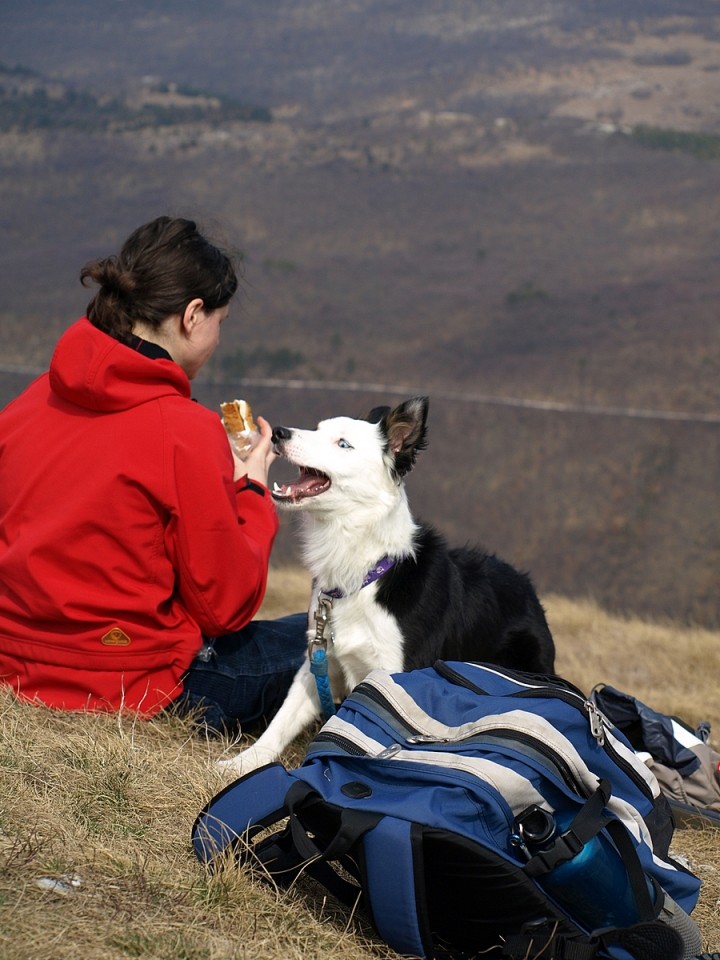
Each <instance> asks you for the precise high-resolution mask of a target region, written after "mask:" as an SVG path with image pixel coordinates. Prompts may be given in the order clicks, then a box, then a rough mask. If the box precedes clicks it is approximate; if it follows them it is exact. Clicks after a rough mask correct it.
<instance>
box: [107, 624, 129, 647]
mask: <svg viewBox="0 0 720 960" xmlns="http://www.w3.org/2000/svg"><path fill="white" fill-rule="evenodd" d="M100 643H104V644H105V646H106V647H127V646H129V645H130V643H131V640H130V637H129V636H128V635H127V634H126V633H125V631H124V630H121V629H120V627H113V628H112V629H111V630H108V632H107V633H106V634H105V636H104V637H100Z"/></svg>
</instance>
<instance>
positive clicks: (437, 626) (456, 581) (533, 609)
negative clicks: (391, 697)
mask: <svg viewBox="0 0 720 960" xmlns="http://www.w3.org/2000/svg"><path fill="white" fill-rule="evenodd" d="M416 545H417V546H416V550H417V554H416V559H414V560H413V559H406V560H400V561H398V562H397V563H396V564H395V566H394V567H392V568H391V569H390V570H388V572H387V573H386V574H384V576H383V577H382V579H381V580H380V582H379V587H378V592H377V595H376V600H377V602H378V604H380V605H381V606H382V607H384V608H385V609H386V610H387V611H388V613H389V614H390V615H391V616H393V617H394V618H395V619H396V620H397V621H398V623H399V625H400V630H401V632H402V635H403V637H404V640H405V643H404V646H403V656H404V665H403V666H404V669H405V670H413V669H415V668H418V667H426V666H429V665H430V664H432V663H433V662H434V661H435V660H437V659H443V660H471V661H487V662H490V663H495V664H498V665H499V666H504V667H510V668H511V669H514V670H523V671H527V672H531V673H541V674H551V673H552V672H553V670H554V667H555V645H554V643H553V638H552V635H551V633H550V629H549V627H548V624H547V620H546V619H545V612H544V610H543V608H542V605H541V603H540V601H539V599H538V597H537V594H536V592H535V589H534V587H533V584H532V581H531V580H530V577H529V576H527V574H524V573H521V572H520V571H518V570H516V569H515V568H514V567H512V566H511V565H510V564H508V563H505V561H503V560H500V559H499V558H498V557H496V556H495V555H493V554H488V553H485V552H484V551H482V550H481V549H477V548H475V549H473V548H470V547H460V548H453V549H448V546H447V544H446V542H445V541H444V539H443V538H442V537H441V536H440V535H439V534H438V533H437V532H436V531H435V530H433V529H432V527H430V526H428V525H426V524H421V525H420V530H419V532H418V535H417V537H416Z"/></svg>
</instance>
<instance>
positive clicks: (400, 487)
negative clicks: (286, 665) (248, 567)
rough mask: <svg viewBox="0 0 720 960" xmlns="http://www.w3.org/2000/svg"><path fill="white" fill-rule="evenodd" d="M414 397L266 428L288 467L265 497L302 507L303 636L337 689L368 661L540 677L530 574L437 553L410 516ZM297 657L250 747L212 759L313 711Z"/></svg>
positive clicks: (277, 741) (310, 685)
mask: <svg viewBox="0 0 720 960" xmlns="http://www.w3.org/2000/svg"><path fill="white" fill-rule="evenodd" d="M427 411H428V400H427V397H415V398H414V399H411V400H408V401H406V402H405V403H402V404H400V405H399V406H398V407H396V408H395V409H390V408H389V407H378V408H376V409H374V410H372V411H371V412H370V413H369V414H368V416H367V417H366V418H365V419H362V420H355V419H352V418H350V417H336V418H334V419H331V420H323V421H322V422H321V423H319V424H318V426H317V429H316V430H299V429H296V428H294V427H293V428H290V427H276V428H275V430H274V431H273V442H274V445H275V450H276V452H277V453H278V454H280V455H281V456H282V457H283V458H284V459H285V460H287V461H289V462H290V463H292V464H295V465H296V466H297V467H298V468H299V475H298V477H297V479H296V480H294V481H293V482H292V483H286V484H282V485H278V484H275V487H274V490H273V498H274V500H275V501H276V502H277V503H278V505H279V506H280V507H281V508H283V509H285V510H289V511H293V510H294V511H298V512H299V513H301V514H302V521H303V523H302V526H301V543H302V552H303V559H304V562H305V564H306V566H307V568H308V569H309V571H310V572H311V574H312V577H313V592H312V598H311V602H310V611H309V618H308V619H309V625H308V640H309V650H310V651H311V653H312V652H313V651H315V652H316V653H317V651H318V649H320V648H322V650H323V652H326V662H327V664H328V666H329V675H328V678H329V686H330V689H331V690H332V695H333V696H334V698H335V699H336V700H337V699H341V698H343V697H344V696H346V695H347V693H349V691H350V690H352V688H353V687H355V686H356V685H357V684H358V683H360V681H361V680H363V679H364V678H365V677H366V676H367V675H368V673H370V671H371V670H374V669H380V670H387V671H390V672H398V671H401V670H412V669H414V668H417V667H426V666H430V665H431V664H433V663H434V662H435V660H437V659H447V660H469V661H487V662H491V663H496V664H499V665H502V666H506V667H511V668H514V669H518V670H526V671H531V672H534V673H543V674H547V673H551V672H552V671H553V668H554V659H555V648H554V644H553V640H552V636H551V634H550V630H549V629H548V625H547V622H546V619H545V614H544V611H543V608H542V606H541V604H540V602H539V600H538V598H537V595H536V593H535V590H534V588H533V586H532V583H531V581H530V579H529V578H528V577H527V576H526V575H525V574H523V573H519V572H518V571H517V570H515V569H514V568H513V567H511V566H510V565H509V564H507V563H505V562H503V561H502V560H500V559H498V558H497V557H495V556H493V555H491V554H488V553H485V552H484V551H482V550H479V549H471V548H468V547H465V548H460V549H448V547H447V545H446V544H445V542H444V541H443V539H442V538H441V537H440V536H439V534H438V533H437V532H435V531H434V530H433V529H432V528H431V527H429V526H426V525H419V524H418V523H416V522H415V520H414V519H413V517H412V514H411V513H410V509H409V506H408V500H407V496H406V492H405V486H404V483H403V478H404V477H405V475H406V474H407V473H408V472H409V471H410V470H411V469H412V467H413V464H414V463H415V458H416V455H417V453H418V451H419V450H422V449H423V448H424V447H425V446H426V431H427V427H426V422H427ZM321 698H322V690H320V694H319V693H318V686H317V683H316V678H315V676H313V675H312V673H311V670H310V665H309V660H308V662H306V663H305V665H303V666H302V667H301V668H300V670H299V671H298V674H297V676H296V677H295V680H294V682H293V684H292V686H291V688H290V691H289V693H288V695H287V698H286V699H285V702H284V703H283V705H282V706H281V707H280V710H279V711H278V713H277V714H276V716H275V717H274V719H273V720H272V721H271V723H270V725H269V726H268V728H267V730H266V731H265V732H264V733H263V734H262V736H261V737H260V738H259V739H258V741H257V742H256V743H255V745H254V746H252V747H250V748H249V749H247V750H244V751H242V752H241V753H239V754H238V755H237V756H236V757H234V758H233V759H231V760H225V761H221V766H222V767H224V768H225V769H226V770H229V771H231V772H234V773H238V774H240V773H242V774H245V773H248V772H249V771H251V770H253V769H255V768H256V767H258V766H261V765H262V764H265V763H269V762H271V761H273V760H276V759H277V757H278V755H279V754H280V753H281V752H282V751H283V750H284V749H285V747H287V746H288V744H289V743H290V742H291V741H292V740H293V739H294V738H295V737H296V736H298V735H299V734H300V733H301V732H302V731H303V730H304V729H305V728H307V727H308V726H309V725H310V724H311V723H312V722H313V721H314V720H316V719H317V718H318V717H319V716H320V714H321V708H320V700H321Z"/></svg>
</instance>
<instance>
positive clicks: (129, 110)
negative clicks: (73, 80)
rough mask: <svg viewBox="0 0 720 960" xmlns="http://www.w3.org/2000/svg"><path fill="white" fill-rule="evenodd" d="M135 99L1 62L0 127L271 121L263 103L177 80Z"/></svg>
mask: <svg viewBox="0 0 720 960" xmlns="http://www.w3.org/2000/svg"><path fill="white" fill-rule="evenodd" d="M147 92H148V93H149V94H151V95H150V96H147V97H143V96H141V97H139V98H138V99H137V100H133V101H131V100H129V99H128V100H126V99H123V98H108V97H97V96H95V95H94V94H91V93H87V92H85V91H81V90H75V89H73V88H71V87H67V86H65V85H63V84H60V83H56V82H54V81H49V80H47V79H44V78H43V77H41V76H40V75H39V74H37V73H35V72H34V71H32V70H27V69H25V68H23V67H12V68H9V67H6V66H3V65H2V64H0V131H8V130H20V131H23V132H25V131H29V130H47V129H76V130H106V129H108V128H109V127H111V126H112V127H114V128H123V129H131V130H135V129H142V128H143V127H157V126H170V125H173V124H177V123H188V122H203V121H211V122H221V123H222V122H225V123H227V122H231V121H245V122H249V121H253V122H260V123H270V122H271V121H272V113H271V112H270V110H269V109H268V108H267V107H263V106H257V105H255V104H249V103H244V102H242V101H240V100H236V99H234V98H233V97H226V96H223V95H218V94H213V93H206V92H204V91H200V90H194V89H191V88H189V87H180V86H178V85H176V84H167V83H165V84H163V83H158V84H156V85H155V86H154V87H153V88H152V90H151V91H150V90H149V91H147Z"/></svg>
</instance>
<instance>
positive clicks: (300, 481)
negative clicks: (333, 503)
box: [272, 467, 330, 503]
mask: <svg viewBox="0 0 720 960" xmlns="http://www.w3.org/2000/svg"><path fill="white" fill-rule="evenodd" d="M329 488H330V477H327V476H325V474H324V473H320V471H319V470H313V469H312V467H300V473H299V475H298V477H297V479H296V480H293V481H292V483H283V484H279V483H274V484H273V490H272V496H273V500H282V501H289V502H290V503H297V502H298V501H299V500H306V499H307V498H308V497H317V495H318V494H320V493H324V491H325V490H328V489H329Z"/></svg>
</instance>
